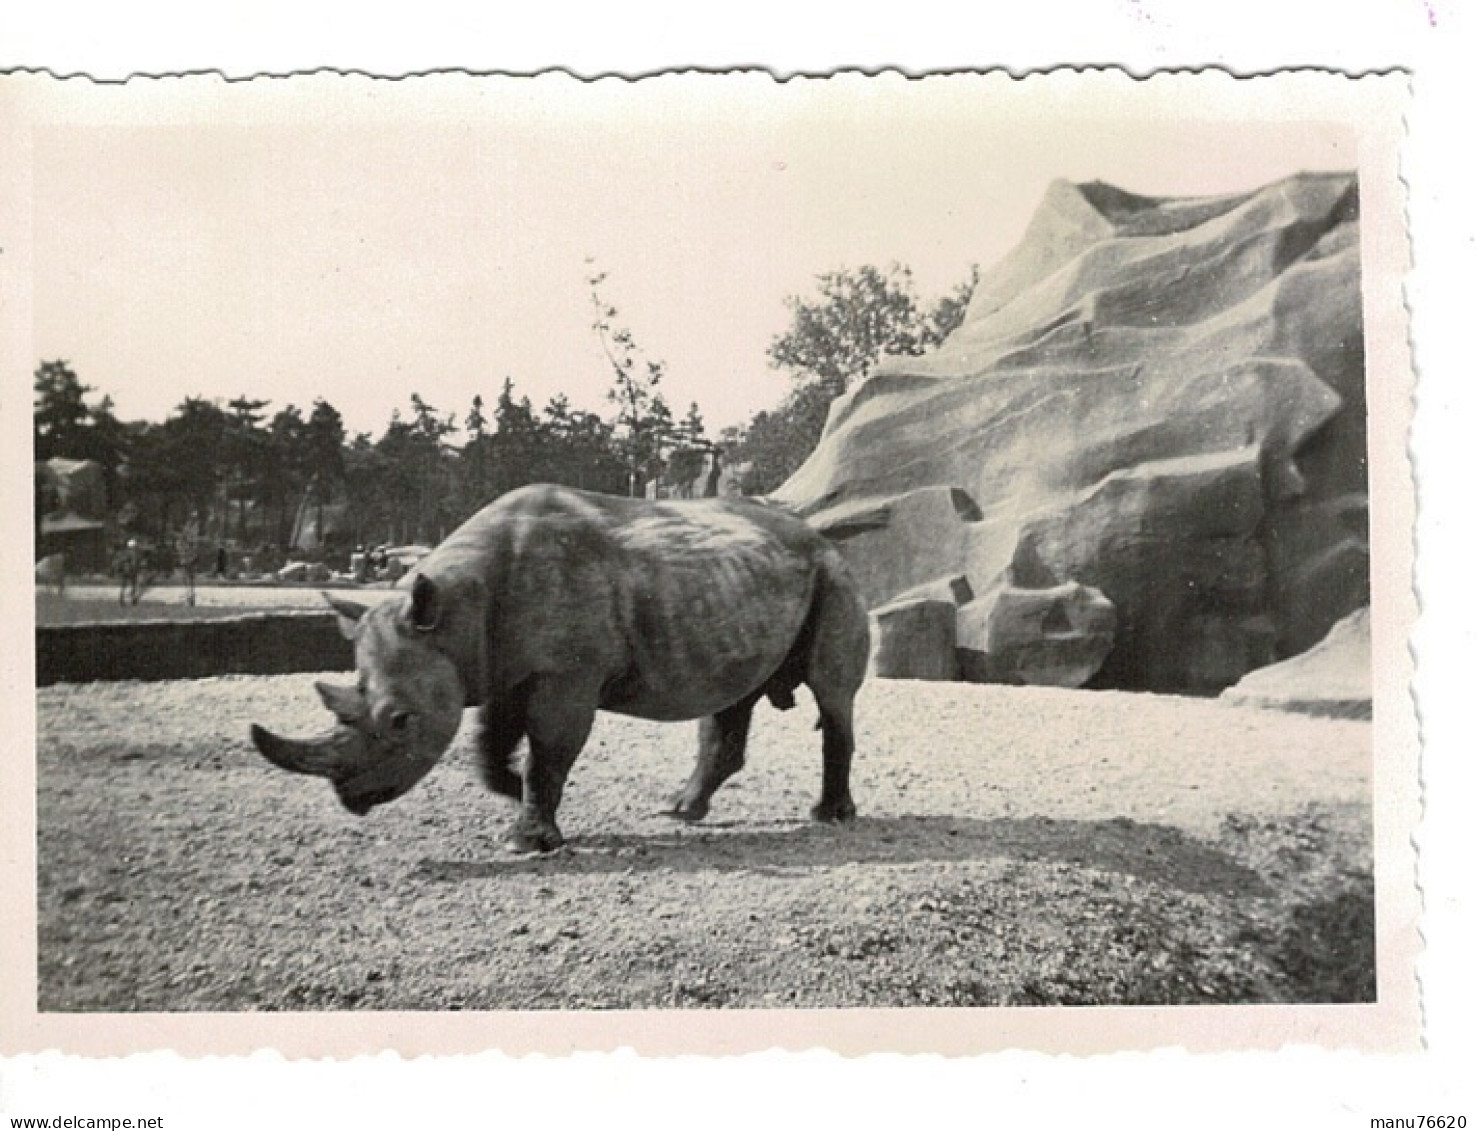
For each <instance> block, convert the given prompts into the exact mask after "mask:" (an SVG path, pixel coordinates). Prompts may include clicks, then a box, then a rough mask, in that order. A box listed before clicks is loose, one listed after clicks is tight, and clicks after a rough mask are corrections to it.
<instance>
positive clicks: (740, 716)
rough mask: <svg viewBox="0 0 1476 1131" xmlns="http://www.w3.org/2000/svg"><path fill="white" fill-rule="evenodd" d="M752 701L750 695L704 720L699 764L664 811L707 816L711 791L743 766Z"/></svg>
mask: <svg viewBox="0 0 1476 1131" xmlns="http://www.w3.org/2000/svg"><path fill="white" fill-rule="evenodd" d="M753 705H754V699H753V698H751V697H750V698H748V699H744V700H742V701H741V702H738V703H735V704H733V706H731V707H728V708H726V709H724V710H722V711H719V712H718V713H717V714H716V715H713V716H711V717H710V718H706V719H703V720H702V729H701V732H700V735H699V737H698V741H697V764H696V765H695V766H693V767H692V776H691V777H689V778H688V779H687V784H686V785H684V786H682V788H681V789H680V790H678V791H677V792H676V793H675V794H673V795H672V798H671V800H670V801H669V802H668V803H667V807H666V808H665V809H663V810H662V813H663V814H664V815H666V816H668V817H676V818H678V819H680V820H683V821H700V820H702V818H703V817H705V816H707V811H708V808H709V802H710V801H711V800H712V795H713V794H714V793H716V792H717V790H718V787H719V786H720V785H722V784H723V782H725V781H727V780H728V779H729V778H730V777H732V776H733V775H734V774H736V773H737V772H738V771H739V770H741V769H742V768H743V754H744V751H745V750H746V749H747V747H748V726H749V723H750V722H751V721H752V719H753Z"/></svg>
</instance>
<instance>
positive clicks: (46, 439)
mask: <svg viewBox="0 0 1476 1131" xmlns="http://www.w3.org/2000/svg"><path fill="white" fill-rule="evenodd" d="M35 376H36V384H35V390H36V396H35V402H34V403H35V416H34V420H33V424H32V427H33V434H34V437H35V448H36V458H37V459H51V458H52V457H53V456H66V457H68V458H71V459H82V458H85V457H83V456H81V455H80V454H78V452H79V448H80V447H81V445H82V444H83V442H84V441H83V440H82V436H83V435H84V433H85V430H86V427H87V421H88V416H89V411H88V408H87V399H86V398H87V394H88V393H90V392H92V389H91V387H90V386H87V385H84V384H82V381H81V379H80V378H79V377H78V376H77V374H76V373H75V372H74V371H73V369H72V367H71V365H70V364H69V363H68V362H65V361H44V362H42V363H41V365H40V366H39V367H38V368H37V369H36V374H35Z"/></svg>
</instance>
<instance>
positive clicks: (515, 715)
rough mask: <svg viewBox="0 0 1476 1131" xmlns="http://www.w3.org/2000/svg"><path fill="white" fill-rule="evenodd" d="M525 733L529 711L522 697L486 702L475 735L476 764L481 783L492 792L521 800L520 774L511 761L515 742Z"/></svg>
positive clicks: (516, 743)
mask: <svg viewBox="0 0 1476 1131" xmlns="http://www.w3.org/2000/svg"><path fill="white" fill-rule="evenodd" d="M527 730H528V709H527V704H526V703H525V702H524V701H523V698H522V696H518V697H516V698H514V699H510V700H507V701H498V702H488V703H487V705H486V706H485V707H483V708H482V726H481V730H480V731H479V732H478V734H477V765H478V768H479V769H480V770H481V774H482V782H483V783H484V784H485V785H486V786H487V788H488V789H490V790H492V792H493V793H498V794H501V795H502V796H503V797H511V798H512V799H513V800H514V801H521V800H522V797H523V775H522V773H520V772H519V770H518V768H517V766H516V765H515V764H514V762H513V754H514V753H515V752H516V751H517V748H518V743H520V742H522V741H523V737H524V736H525V735H526V734H527Z"/></svg>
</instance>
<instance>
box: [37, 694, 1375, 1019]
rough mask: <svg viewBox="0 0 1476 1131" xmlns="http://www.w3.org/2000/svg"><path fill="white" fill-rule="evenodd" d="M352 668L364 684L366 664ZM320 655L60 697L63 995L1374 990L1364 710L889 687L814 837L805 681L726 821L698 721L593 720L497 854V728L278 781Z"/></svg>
mask: <svg viewBox="0 0 1476 1131" xmlns="http://www.w3.org/2000/svg"><path fill="white" fill-rule="evenodd" d="M328 678H337V679H342V678H343V676H341V675H334V676H330V677H328ZM312 679H313V677H312V676H304V675H287V676H274V677H258V676H234V677H222V678H216V679H205V680H195V681H176V682H170V683H155V684H143V683H112V684H107V683H99V684H87V685H81V684H72V685H68V684H62V685H57V686H54V687H48V688H42V689H40V690H39V691H38V693H37V710H38V735H39V737H38V747H39V749H38V782H37V789H38V806H37V820H38V837H37V844H38V915H39V940H38V944H39V955H40V957H39V1002H38V1005H39V1007H40V1009H42V1010H44V1011H92V1010H105V1011H134V1010H147V1011H154V1010H158V1011H173V1010H262V1009H273V1010H292V1009H439V1010H454V1009H545V1008H549V1009H551V1008H581V1009H599V1008H647V1007H680V1008H705V1007H829V1006H918V1005H1044V1004H1057V1003H1064V1004H1078V1003H1079V1004H1087V1003H1090V1004H1105V1003H1179V1002H1199V1003H1203V1002H1247V1001H1349V1000H1370V999H1372V997H1373V995H1374V990H1375V986H1374V959H1373V954H1374V940H1373V889H1372V879H1371V874H1372V857H1371V839H1370V838H1371V819H1370V796H1369V790H1370V778H1371V728H1370V724H1368V723H1367V722H1360V721H1352V720H1329V719H1312V718H1303V717H1299V716H1294V715H1285V714H1279V713H1273V712H1269V711H1261V710H1254V709H1248V708H1242V707H1231V706H1227V705H1222V704H1220V703H1217V702H1213V701H1202V700H1187V699H1173V698H1165V697H1154V696H1145V695H1127V694H1119V693H1107V692H1097V693H1088V692H1066V691H1051V690H1042V689H1025V688H1004V687H982V686H965V685H957V684H925V683H913V682H900V681H885V680H876V681H872V682H871V683H870V684H869V685H868V686H867V688H866V689H865V690H864V692H863V695H862V698H861V701H860V703H859V705H858V711H859V752H858V757H857V764H856V771H855V781H854V792H855V795H856V799H857V804H858V806H859V807H860V810H861V814H862V816H861V818H860V819H859V820H858V821H856V822H855V824H853V825H850V826H846V827H825V826H815V825H812V824H810V823H808V822H807V821H805V820H804V819H803V815H804V813H805V811H806V809H807V807H808V805H809V803H810V801H811V800H812V798H813V796H814V795H815V793H816V791H817V789H818V785H819V762H820V758H819V742H818V735H817V734H815V732H814V731H813V730H812V729H811V727H812V724H813V721H814V720H813V712H812V710H811V709H810V704H809V702H808V701H807V700H805V699H803V698H802V699H801V702H800V706H799V708H798V709H796V710H793V711H790V712H787V713H783V714H781V713H778V712H775V711H772V710H770V709H768V708H767V707H764V708H761V709H760V711H759V713H758V715H757V716H756V718H755V725H754V736H753V741H752V743H751V748H750V755H749V764H748V768H747V769H746V770H745V771H744V772H743V773H742V774H740V775H739V776H738V778H736V779H735V780H734V782H733V783H732V784H730V785H729V786H728V787H725V788H724V789H723V790H722V791H721V792H720V793H719V794H718V796H717V798H716V799H715V801H714V806H713V812H712V815H711V816H710V817H709V819H708V820H707V821H706V822H705V823H703V824H701V825H695V826H690V827H687V826H681V825H674V824H672V823H671V822H670V821H668V820H667V819H665V818H663V817H660V816H657V815H656V810H657V808H658V806H659V803H660V801H661V800H662V799H663V798H664V797H665V796H666V795H667V794H668V793H669V792H671V791H672V790H673V789H675V788H676V787H677V785H679V784H680V782H681V780H682V779H683V778H684V777H685V775H686V773H687V771H688V770H689V769H690V766H691V759H692V750H693V746H694V743H695V726H694V725H672V724H666V725H661V724H649V723H642V722H638V721H633V720H629V719H622V718H618V717H614V716H602V717H601V719H600V721H599V723H598V724H597V727H596V730H595V733H594V735H593V737H592V738H591V740H590V743H589V746H588V747H587V748H586V750H585V753H584V755H583V757H582V758H581V760H580V762H579V763H578V765H577V766H576V767H575V770H574V774H573V777H572V780H571V783H570V787H569V790H568V793H567V795H566V797H565V801H564V805H563V809H562V811H561V821H562V824H563V828H564V832H565V834H566V835H567V836H568V837H569V841H570V844H569V846H568V847H567V848H565V849H563V850H561V851H560V852H558V853H554V854H551V855H548V856H544V857H533V858H518V857H514V856H510V855H508V854H506V853H505V852H504V851H503V850H502V849H501V848H500V847H499V845H498V841H497V834H498V832H499V831H500V829H501V828H502V826H503V824H504V823H505V822H506V821H507V820H508V819H509V818H510V816H511V804H510V803H509V802H506V801H503V800H501V799H499V798H496V797H494V796H493V795H491V794H489V793H487V792H486V791H484V790H483V789H482V788H481V787H480V786H479V785H478V784H477V782H476V780H475V777H474V773H473V768H472V759H471V742H470V740H471V734H472V730H473V727H474V719H473V718H472V717H470V716H469V717H468V718H467V720H466V722H465V724H464V725H463V728H462V733H461V735H460V736H459V737H458V739H457V742H456V744H455V746H453V748H452V750H451V751H450V752H449V753H448V754H447V756H446V758H445V759H444V761H443V762H442V764H441V765H440V766H439V767H438V768H437V769H436V770H435V771H434V772H433V773H432V774H431V776H430V777H429V778H428V779H427V780H426V781H425V782H424V783H422V784H421V785H420V786H419V787H418V788H417V789H416V790H415V791H414V792H412V793H411V794H409V795H408V796H407V797H405V798H404V799H402V800H400V801H399V802H396V803H394V804H392V805H389V806H386V807H384V808H382V809H379V810H376V811H375V812H374V813H372V814H371V815H370V816H369V817H367V818H363V819H358V818H355V817H352V816H350V815H349V814H348V813H346V812H344V811H343V810H341V809H340V808H339V807H338V804H337V802H336V801H335V800H334V798H333V795H332V792H331V790H330V788H329V787H328V785H327V784H326V783H324V782H321V781H317V780H312V779H306V778H299V777H293V776H291V775H288V774H284V773H282V772H280V771H277V770H274V769H272V768H271V767H269V766H268V765H267V764H266V763H265V762H264V761H263V760H262V759H261V758H260V757H259V756H258V755H257V754H256V752H255V751H254V750H253V749H252V748H251V746H250V744H249V742H248V740H247V737H246V735H247V726H248V724H249V723H251V722H253V721H255V722H261V723H263V724H265V725H267V726H270V727H272V728H274V729H277V730H280V731H284V732H288V733H308V732H312V731H315V730H317V729H319V728H320V727H322V726H323V725H324V724H325V723H326V721H327V716H326V713H325V712H324V711H323V710H322V709H321V707H319V706H318V704H317V699H316V696H315V695H314V694H313V692H312V688H311V684H312Z"/></svg>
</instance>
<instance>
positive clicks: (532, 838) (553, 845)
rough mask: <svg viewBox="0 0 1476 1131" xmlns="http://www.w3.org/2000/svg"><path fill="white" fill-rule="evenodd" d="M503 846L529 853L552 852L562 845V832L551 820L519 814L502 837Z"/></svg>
mask: <svg viewBox="0 0 1476 1131" xmlns="http://www.w3.org/2000/svg"><path fill="white" fill-rule="evenodd" d="M502 844H503V847H504V848H506V849H507V850H508V851H509V852H516V853H519V854H521V855H525V856H526V855H531V854H533V853H537V852H553V851H554V850H555V849H557V848H562V847H563V846H564V834H563V833H561V832H559V827H558V825H556V824H554V823H553V822H552V821H539V820H536V819H535V818H532V817H526V816H520V817H518V819H517V820H516V821H514V822H513V823H512V825H511V827H510V828H509V829H508V830H507V833H506V834H505V835H504V836H503V838H502Z"/></svg>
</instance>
